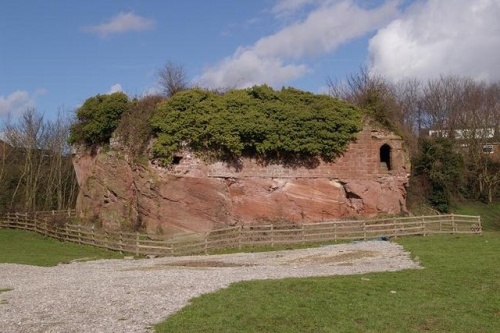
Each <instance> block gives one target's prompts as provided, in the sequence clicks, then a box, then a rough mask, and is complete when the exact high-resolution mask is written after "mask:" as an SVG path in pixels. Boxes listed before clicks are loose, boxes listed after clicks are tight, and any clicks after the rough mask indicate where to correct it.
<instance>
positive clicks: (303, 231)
mask: <svg viewBox="0 0 500 333" xmlns="http://www.w3.org/2000/svg"><path fill="white" fill-rule="evenodd" d="M300 228H301V233H300V240H301V241H302V244H304V243H305V240H306V237H305V234H304V233H305V230H304V223H302V225H301V226H300Z"/></svg>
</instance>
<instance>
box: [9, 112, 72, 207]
mask: <svg viewBox="0 0 500 333" xmlns="http://www.w3.org/2000/svg"><path fill="white" fill-rule="evenodd" d="M69 126H70V122H69V120H64V119H63V118H62V117H61V116H60V115H59V117H58V118H57V119H56V120H55V121H52V122H51V121H44V118H43V116H42V115H41V114H39V113H37V112H36V111H35V110H34V109H28V110H26V111H25V112H24V113H23V114H22V115H21V117H20V119H19V120H18V121H17V122H15V123H13V122H8V123H6V124H5V125H4V131H3V133H4V138H5V141H6V143H7V144H8V145H9V146H10V147H12V151H13V152H12V153H11V155H13V156H14V157H15V158H12V161H10V162H9V163H10V165H9V168H8V172H9V173H10V174H9V175H8V178H9V182H10V183H15V186H14V188H12V191H10V192H11V193H10V203H9V204H8V205H7V207H6V208H8V209H9V210H14V209H15V210H18V209H20V210H24V211H33V210H49V209H66V208H70V207H72V206H73V203H74V201H75V197H76V189H77V183H76V178H75V174H74V170H73V166H72V163H71V156H70V155H69V146H68V143H67V139H68V134H69ZM5 176H7V175H5ZM2 185H3V184H2ZM3 200H5V198H3ZM3 206H4V207H5V206H6V205H5V204H3Z"/></svg>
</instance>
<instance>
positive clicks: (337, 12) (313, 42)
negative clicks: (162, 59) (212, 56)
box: [196, 0, 399, 88]
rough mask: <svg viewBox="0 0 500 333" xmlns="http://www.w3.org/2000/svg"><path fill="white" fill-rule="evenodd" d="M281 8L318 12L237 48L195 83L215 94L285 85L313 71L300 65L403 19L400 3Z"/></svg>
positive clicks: (301, 3) (300, 3)
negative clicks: (397, 18) (216, 90)
mask: <svg viewBox="0 0 500 333" xmlns="http://www.w3.org/2000/svg"><path fill="white" fill-rule="evenodd" d="M282 3H283V6H282V9H280V10H295V9H297V8H299V7H301V6H304V5H305V4H309V5H314V6H313V9H312V10H311V11H310V12H309V14H308V15H307V16H306V17H305V19H303V20H297V21H294V22H292V23H290V24H288V25H287V26H285V27H284V28H283V29H281V30H280V31H278V32H276V33H275V34H273V35H270V36H266V37H264V38H262V39H260V40H258V41H257V42H256V43H255V44H254V45H252V46H247V47H240V48H238V49H237V50H236V51H235V53H234V54H233V55H232V56H230V57H227V58H225V59H223V60H222V61H220V62H219V63H218V64H216V65H215V66H212V67H209V68H207V69H206V70H205V72H204V73H203V74H202V75H201V76H200V77H199V78H197V80H196V81H197V83H198V84H199V85H201V86H205V87H212V88H225V87H229V88H244V87H249V86H252V85H254V84H262V83H266V84H270V85H272V86H278V85H281V84H283V83H285V82H287V81H290V80H293V79H296V78H298V77H300V76H303V75H304V74H306V73H307V72H308V71H309V70H310V69H309V68H308V66H307V65H305V64H304V63H303V61H302V63H301V60H302V59H304V58H305V57H308V56H319V55H322V54H328V53H331V52H333V51H334V50H335V49H336V48H337V47H338V46H340V45H341V44H342V43H345V42H347V41H349V40H351V39H354V38H357V37H360V36H363V35H365V34H366V33H368V32H370V31H373V30H375V29H378V28H379V27H381V26H384V25H385V24H386V23H387V22H388V21H390V20H392V19H393V18H394V17H395V16H396V15H397V14H399V11H398V4H399V1H392V0H391V1H387V2H385V3H384V4H382V5H381V6H379V7H376V8H372V9H364V8H361V7H359V6H357V5H356V4H355V1H353V0H345V1H341V2H339V1H323V2H320V1H307V0H303V1H295V2H292V1H288V5H287V6H285V2H282ZM294 6H295V7H294ZM275 8H276V7H275ZM276 11H278V10H277V9H276Z"/></svg>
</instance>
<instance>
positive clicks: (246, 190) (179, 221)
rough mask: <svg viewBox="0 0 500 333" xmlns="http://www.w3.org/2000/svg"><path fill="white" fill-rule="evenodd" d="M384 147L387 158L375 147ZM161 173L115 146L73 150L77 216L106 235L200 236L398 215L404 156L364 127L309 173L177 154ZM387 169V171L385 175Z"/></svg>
mask: <svg viewBox="0 0 500 333" xmlns="http://www.w3.org/2000/svg"><path fill="white" fill-rule="evenodd" d="M383 145H389V146H390V156H389V160H387V157H382V156H381V147H382V146H383ZM182 157H183V158H182V159H181V160H180V162H179V164H177V165H174V166H172V167H171V168H168V169H165V168H161V167H158V166H156V165H155V164H153V163H151V162H149V163H147V164H145V165H136V164H131V163H129V162H128V161H127V155H126V154H125V153H124V152H123V151H120V150H119V149H118V148H116V149H112V150H111V151H108V152H103V151H101V152H97V154H94V155H93V156H92V155H91V154H89V153H86V152H85V151H77V152H76V154H75V156H74V165H75V170H76V173H77V178H78V182H79V185H80V194H79V197H78V201H77V210H78V211H79V213H80V215H81V216H82V217H85V218H90V219H92V218H94V219H95V220H99V221H101V222H102V224H103V226H104V227H106V228H110V229H118V228H130V229H133V228H134V227H136V226H139V225H142V226H144V227H146V229H147V230H148V231H149V232H161V233H166V234H172V233H176V232H181V231H194V232H207V231H209V230H211V229H213V228H214V227H219V226H224V225H233V224H238V223H251V222H255V221H258V220H273V219H277V218H282V219H286V220H292V221H297V222H304V223H307V222H315V221H328V220H336V219H342V218H346V217H351V216H360V217H372V216H375V215H377V214H380V213H384V214H398V213H401V212H405V211H406V204H405V202H406V201H405V196H406V188H405V186H406V185H407V183H408V173H409V164H408V156H407V154H406V152H405V151H404V148H403V143H402V140H401V139H400V138H399V137H397V136H395V135H394V134H392V133H390V132H389V133H387V132H384V131H381V130H379V129H376V128H375V129H374V128H372V127H368V126H367V127H366V128H365V129H364V130H363V131H362V132H360V133H359V135H358V140H357V141H356V142H354V143H352V144H351V145H350V147H349V150H348V151H347V152H346V153H345V154H344V155H343V156H341V157H340V158H339V159H337V160H336V161H335V162H334V163H324V162H320V163H319V164H318V165H315V166H314V167H309V168H308V167H304V166H296V167H284V166H282V165H262V164H260V163H258V162H257V161H255V160H252V159H244V160H242V161H240V162H241V163H240V164H239V165H237V166H234V165H226V164H224V163H221V162H218V163H213V164H206V163H204V162H203V161H201V160H199V159H198V158H196V157H195V156H194V155H193V154H191V153H189V152H184V154H183V155H182ZM389 168H390V170H389Z"/></svg>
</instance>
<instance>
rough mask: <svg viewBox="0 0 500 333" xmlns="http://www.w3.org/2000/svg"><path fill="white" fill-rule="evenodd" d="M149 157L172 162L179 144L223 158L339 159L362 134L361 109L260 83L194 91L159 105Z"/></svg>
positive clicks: (154, 121) (153, 122) (179, 94)
mask: <svg viewBox="0 0 500 333" xmlns="http://www.w3.org/2000/svg"><path fill="white" fill-rule="evenodd" d="M150 123H151V126H152V129H153V133H154V135H155V136H156V140H155V142H154V144H153V146H152V153H153V156H154V157H155V158H157V159H159V160H160V161H161V162H162V163H163V164H164V165H168V164H171V163H172V161H173V157H174V154H175V153H176V152H177V151H179V149H181V147H182V146H183V145H187V146H189V148H191V149H192V150H193V151H195V152H197V153H199V154H202V155H203V154H205V155H209V156H213V157H216V158H218V159H222V160H230V159H235V158H239V157H241V156H250V157H256V158H263V159H272V160H278V161H285V160H305V159H310V158H316V157H320V158H322V159H324V160H327V161H330V160H332V159H334V158H336V157H337V156H339V155H341V154H342V153H343V152H344V151H345V150H346V149H347V146H348V144H349V142H351V141H352V140H354V138H355V137H356V134H357V133H358V132H359V131H360V130H361V125H362V124H361V111H360V110H359V109H358V108H356V107H355V106H352V105H350V104H348V103H346V102H343V101H340V100H338V99H335V98H332V97H330V96H327V95H316V94H312V93H309V92H304V91H300V90H298V89H294V88H283V89H282V90H280V91H275V90H273V89H272V88H270V87H268V86H266V85H262V86H254V87H252V88H249V89H243V90H232V91H229V92H227V93H224V94H220V93H217V92H214V91H208V90H202V89H192V90H188V91H182V92H179V93H178V94H176V95H175V96H173V97H171V98H170V99H168V100H167V101H165V102H163V103H161V104H159V105H158V106H157V108H156V111H155V113H154V114H153V116H152V118H151V121H150Z"/></svg>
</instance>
